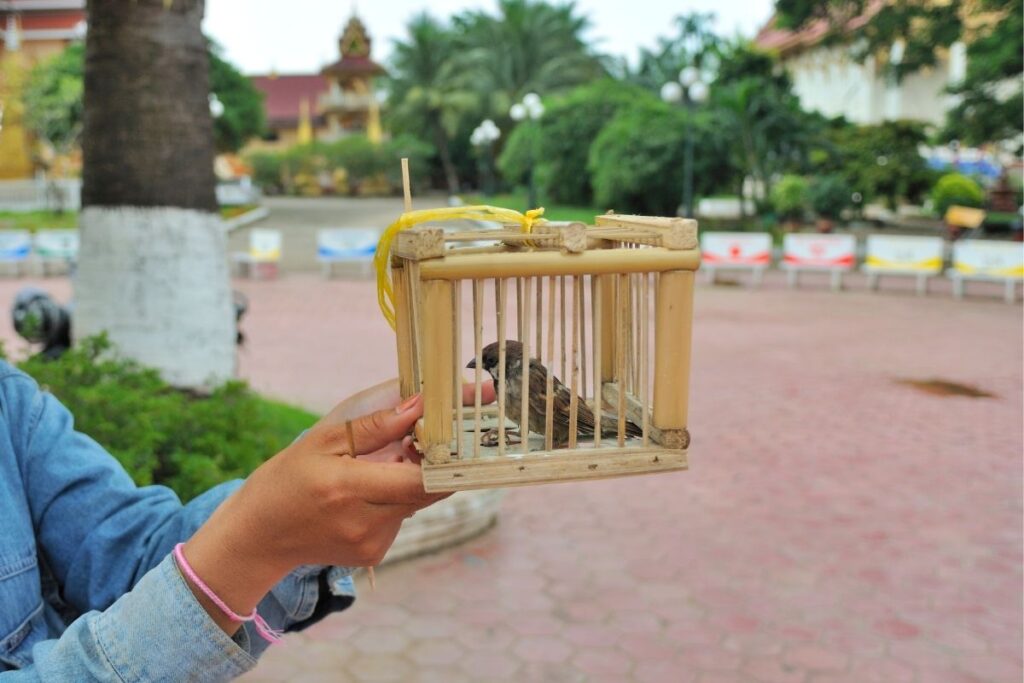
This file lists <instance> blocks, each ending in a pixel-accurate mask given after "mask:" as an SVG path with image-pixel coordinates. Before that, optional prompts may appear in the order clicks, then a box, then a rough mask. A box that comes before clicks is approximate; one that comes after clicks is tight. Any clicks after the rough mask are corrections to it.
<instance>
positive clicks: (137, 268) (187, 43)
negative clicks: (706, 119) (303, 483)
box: [74, 0, 235, 387]
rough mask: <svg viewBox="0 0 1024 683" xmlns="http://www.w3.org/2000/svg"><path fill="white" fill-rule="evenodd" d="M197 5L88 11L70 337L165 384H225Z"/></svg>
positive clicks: (225, 309) (205, 69)
mask: <svg viewBox="0 0 1024 683" xmlns="http://www.w3.org/2000/svg"><path fill="white" fill-rule="evenodd" d="M203 9H204V0H171V2H167V1H166V0H133V1H132V2H123V0H88V4H87V10H88V21H89V31H88V34H87V37H86V50H85V53H86V54H85V101H84V104H85V112H84V129H83V135H82V155H83V169H82V206H83V210H82V214H81V217H80V227H81V232H82V243H81V249H80V262H79V268H78V274H77V277H76V282H75V312H74V332H75V336H76V337H79V338H81V337H85V336H89V335H93V334H97V333H99V332H104V331H105V332H107V333H108V334H109V336H110V338H111V340H112V341H113V342H114V343H115V344H116V346H117V347H118V349H119V351H120V352H121V353H122V354H124V355H126V356H128V357H131V358H134V359H136V360H138V361H140V362H142V363H144V364H146V365H149V366H152V367H155V368H157V369H158V370H160V371H161V372H162V374H163V375H164V377H165V378H166V379H167V380H168V381H169V382H171V383H173V384H176V385H179V386H190V387H198V386H202V385H209V384H212V383H219V382H222V381H224V380H226V379H228V378H229V377H231V375H232V374H233V372H234V367H235V345H234V344H235V321H234V311H233V308H232V303H231V288H230V282H229V279H228V270H227V262H226V258H225V256H226V254H225V252H226V242H225V235H224V231H223V226H222V223H221V220H220V217H219V215H218V213H217V201H216V195H215V182H216V181H215V177H214V173H213V157H214V143H213V121H212V118H211V115H210V109H209V64H208V57H207V51H206V41H205V38H204V37H203V34H202V31H201V30H200V22H201V20H202V17H203Z"/></svg>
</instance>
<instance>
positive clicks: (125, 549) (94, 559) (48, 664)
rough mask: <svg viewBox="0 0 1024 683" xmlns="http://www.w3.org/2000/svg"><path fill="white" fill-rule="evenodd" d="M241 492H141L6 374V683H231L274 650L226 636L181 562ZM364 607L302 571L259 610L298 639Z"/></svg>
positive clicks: (49, 404) (2, 509) (1, 517)
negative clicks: (186, 496)
mask: <svg viewBox="0 0 1024 683" xmlns="http://www.w3.org/2000/svg"><path fill="white" fill-rule="evenodd" d="M240 484H241V482H238V481H235V482H228V483H225V484H222V485H220V486H217V487H215V488H213V489H211V490H210V491H207V492H206V493H204V494H203V495H201V496H199V497H198V498H196V499H195V500H193V501H191V502H190V503H189V504H188V505H184V506H183V505H182V504H181V502H180V501H179V500H178V498H177V496H176V495H175V494H174V493H173V492H172V491H170V490H169V489H167V488H164V487H162V486H146V487H141V488H140V487H137V486H135V484H134V483H133V482H132V480H131V478H130V477H129V476H128V474H127V473H126V472H125V471H124V469H123V468H122V467H121V466H120V464H118V462H117V461H116V460H115V459H114V458H113V457H112V456H111V455H110V454H108V453H107V452H106V451H105V450H103V448H102V447H101V446H99V445H98V444H97V443H96V442H95V441H93V440H92V439H90V438H89V437H87V436H85V435H83V434H80V433H78V432H76V431H75V430H74V425H73V421H72V417H71V414H70V413H69V412H68V411H67V410H66V409H65V408H64V407H63V406H62V405H61V404H60V403H59V402H58V401H57V400H56V399H55V398H54V397H53V396H51V395H50V394H48V393H46V392H43V391H40V389H39V387H38V386H37V385H36V383H35V382H34V381H33V380H32V379H31V378H29V377H28V376H26V375H25V374H23V373H21V372H19V371H18V370H15V369H14V368H12V367H11V366H9V365H7V364H6V363H3V362H0V683H14V682H15V681H112V682H113V681H116V682H117V683H133V682H135V681H197V682H206V681H222V680H230V679H232V678H234V677H236V676H238V675H240V674H242V673H244V672H245V671H247V670H249V669H251V668H252V667H253V666H254V665H255V662H256V658H257V657H258V656H259V655H260V654H261V653H262V652H263V650H264V649H265V648H266V643H265V641H263V639H262V638H260V637H259V636H258V635H257V634H256V633H255V631H254V630H252V629H251V628H250V627H249V626H248V625H247V626H246V628H245V629H240V630H239V631H238V633H237V634H236V635H235V637H234V638H230V637H228V636H227V635H226V634H225V633H224V632H223V631H221V630H220V629H219V628H218V627H217V626H216V624H214V622H213V620H211V619H210V617H209V615H208V614H207V613H206V611H205V610H203V608H202V607H201V606H200V605H199V603H198V602H197V601H196V599H195V597H194V596H193V594H192V591H191V590H190V589H189V588H188V586H187V585H186V583H185V581H184V579H183V578H182V576H181V574H180V572H179V571H178V568H177V565H176V564H175V562H174V559H173V558H172V557H171V556H170V552H171V549H172V548H173V547H174V545H175V544H176V543H178V542H180V541H184V540H185V539H187V538H189V537H190V536H191V535H192V533H193V532H194V531H195V530H196V529H198V528H199V526H200V525H202V524H203V522H205V521H206V519H207V518H208V517H209V516H210V514H211V513H212V512H213V510H214V509H215V508H216V507H217V506H218V505H219V504H220V503H221V501H223V500H224V499H225V498H227V497H228V496H229V495H231V493H232V492H233V491H235V490H236V489H237V488H238V486H239V485H240ZM353 599H354V591H353V586H352V579H351V577H350V576H349V572H348V570H345V569H342V568H338V567H332V568H324V567H313V566H310V567H301V568H299V569H298V570H296V571H295V572H293V573H292V574H290V575H289V576H288V577H286V579H285V580H284V581H282V582H281V583H279V584H278V585H277V586H275V588H274V589H273V590H272V591H271V593H270V594H269V595H268V596H267V597H266V598H264V600H263V601H262V602H261V603H260V605H259V611H260V614H261V615H263V617H264V618H265V619H266V620H267V622H268V623H270V625H271V626H273V627H275V628H282V629H285V630H299V629H302V628H305V627H306V626H308V625H310V624H311V623H313V622H314V621H316V620H318V619H320V618H322V617H323V616H325V615H326V614H328V613H329V612H332V611H337V610H340V609H344V608H346V607H348V606H349V605H350V604H351V603H352V600H353Z"/></svg>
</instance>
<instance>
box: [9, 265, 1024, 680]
mask: <svg viewBox="0 0 1024 683" xmlns="http://www.w3.org/2000/svg"><path fill="white" fill-rule="evenodd" d="M48 286H50V288H51V289H53V290H61V291H64V292H66V289H67V287H66V283H65V282H63V281H50V282H49V283H48ZM239 286H240V287H241V288H243V289H244V290H245V291H246V292H247V293H249V295H250V296H251V298H252V312H251V314H250V317H249V318H248V319H247V320H246V321H245V325H244V327H245V330H246V332H247V334H248V336H249V348H248V349H247V350H246V351H245V352H244V355H243V360H242V369H243V374H244V375H245V376H247V377H248V378H250V379H251V381H252V382H253V384H255V385H256V386H257V387H258V388H260V389H261V390H264V391H267V392H270V393H273V394H275V395H278V396H281V397H284V398H288V399H291V400H293V401H295V402H298V403H302V404H305V405H308V406H310V407H313V408H326V407H328V406H329V405H330V404H331V403H332V402H333V401H334V400H335V399H337V398H340V397H342V396H343V395H345V393H346V392H349V391H352V390H354V389H356V388H358V387H361V386H364V385H366V384H368V383H370V382H373V381H376V380H378V379H382V378H385V377H386V376H388V375H390V374H393V373H394V369H393V368H394V364H393V360H392V354H393V351H392V349H393V346H392V341H391V337H390V332H389V331H388V329H387V328H386V327H385V326H384V324H383V323H382V322H381V320H380V318H379V316H378V314H377V312H376V309H375V304H374V303H373V293H372V287H371V286H370V285H368V284H367V283H344V282H330V283H325V282H323V281H321V280H319V279H317V278H316V277H314V276H305V275H291V276H288V277H286V278H285V279H283V280H281V281H279V282H276V283H239ZM861 287H862V284H858V281H855V284H854V288H855V289H854V291H850V292H845V293H841V294H833V293H829V292H825V291H822V290H820V289H813V288H811V287H810V286H809V287H808V288H807V289H805V290H802V291H799V292H788V291H786V290H784V289H783V288H782V286H781V282H780V280H779V278H778V277H775V276H773V277H771V278H770V279H769V281H768V283H767V286H766V287H765V288H764V289H763V290H761V291H756V292H748V291H745V290H740V289H737V288H727V287H716V288H708V287H700V288H699V289H698V292H697V297H698V305H697V313H696V327H695V345H694V356H693V360H694V364H695V365H694V372H693V385H692V406H691V419H690V424H691V432H692V433H693V444H692V446H691V449H690V453H691V457H690V462H691V469H690V471H689V472H686V473H680V474H672V475H660V476H649V477H637V478H632V479H621V480H611V481H602V482H594V483H585V484H563V485H554V486H546V487H534V488H528V489H515V490H510V491H509V494H508V497H507V498H506V500H505V503H504V506H503V511H502V514H501V518H500V522H499V524H498V526H497V527H495V528H494V529H493V530H491V531H490V532H488V533H487V534H485V535H484V536H481V537H479V538H477V539H476V540H474V541H471V542H469V543H467V544H465V545H463V546H461V547H458V548H455V549H452V550H449V551H445V552H442V553H440V554H436V555H433V556H429V557H424V558H421V559H417V560H413V561H409V562H405V563H401V564H399V565H397V566H393V567H385V568H382V569H381V570H380V571H379V572H378V579H377V583H378V588H377V592H376V593H372V594H371V593H369V592H368V591H366V590H364V591H363V593H362V595H361V597H360V599H359V601H358V602H357V604H356V606H355V607H354V608H353V609H352V610H350V611H349V612H347V613H344V614H341V615H336V616H333V617H331V618H329V619H327V620H325V621H324V622H322V623H321V624H320V625H318V626H316V627H314V628H312V629H310V630H308V631H307V632H305V633H303V634H298V635H293V636H289V637H288V638H287V639H286V642H285V643H284V644H283V645H281V646H279V647H277V648H274V649H273V651H272V652H270V653H269V654H268V655H267V656H266V657H265V659H264V661H263V662H262V663H261V665H260V667H259V668H258V669H257V671H256V672H254V673H253V674H251V675H249V676H248V677H246V679H245V680H246V681H248V683H261V682H264V683H269V682H271V681H385V680H393V681H445V682H446V683H457V682H459V681H505V680H517V681H559V682H560V681H652V682H653V681H666V682H673V683H682V682H690V681H699V682H701V683H712V682H724V681H764V682H766V683H772V682H780V683H787V682H794V683H797V682H806V683H839V682H840V681H851V682H852V681H856V682H871V681H878V682H881V683H888V682H900V681H917V682H919V683H929V682H932V681H935V682H943V683H945V682H949V683H955V682H960V681H963V682H968V681H975V682H976V681H992V682H1000V683H1003V682H1006V683H1015V682H1018V681H1020V680H1021V678H1022V668H1021V660H1022V652H1021V642H1022V616H1021V608H1022V603H1021V600H1022V589H1021V586H1022V573H1021V566H1022V565H1021V560H1022V556H1021V553H1022V528H1021V519H1022V517H1021V516H1022V486H1021V482H1022V465H1021V454H1022V446H1024V444H1022V433H1021V429H1022V419H1021V412H1022V407H1024V406H1022V360H1021V348H1022V333H1021V330H1022V327H1021V325H1022V316H1021V309H1020V307H1019V306H1008V305H1006V304H1003V303H1002V302H1001V301H1000V300H999V299H998V295H999V291H998V289H985V288H978V292H979V293H980V294H981V293H983V294H991V295H992V296H991V298H985V297H983V296H977V297H971V298H970V299H969V300H968V301H965V302H956V301H953V300H951V299H950V298H948V294H941V295H934V296H931V297H929V298H926V299H918V298H915V297H913V296H910V295H907V294H905V293H894V292H891V291H890V292H885V291H883V292H882V293H881V294H876V295H871V294H867V293H864V292H863V291H861V290H860V288H861ZM12 290H13V285H11V284H10V283H3V284H2V285H0V301H4V302H6V301H9V300H10V292H11V291H12ZM8 324H9V323H7V322H6V321H4V323H3V325H4V328H3V329H2V330H0V336H2V337H3V338H9V337H10V331H9V329H8V328H7V326H8ZM8 348H9V349H10V348H11V345H10V344H8ZM904 378H909V379H929V378H942V379H947V380H952V381H957V382H964V383H969V384H974V385H977V386H978V387H979V388H982V389H984V390H987V391H989V392H992V393H994V394H996V398H991V399H969V398H960V397H939V396H933V395H927V394H923V393H920V392H919V391H917V390H915V389H913V388H910V387H908V386H906V385H904V384H900V383H898V381H897V380H899V379H904ZM363 588H364V589H365V585H363Z"/></svg>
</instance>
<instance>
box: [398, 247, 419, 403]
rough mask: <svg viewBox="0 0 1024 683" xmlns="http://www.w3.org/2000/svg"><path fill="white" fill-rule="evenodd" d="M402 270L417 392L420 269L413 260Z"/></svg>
mask: <svg viewBox="0 0 1024 683" xmlns="http://www.w3.org/2000/svg"><path fill="white" fill-rule="evenodd" d="M402 270H403V271H405V277H406V278H408V283H407V285H406V288H405V291H406V292H408V293H409V303H410V304H411V305H412V325H410V328H411V329H410V331H411V332H412V376H413V387H415V390H414V393H418V392H420V391H423V374H422V372H421V369H422V367H423V364H422V362H421V361H422V358H421V356H420V354H421V349H420V286H419V284H420V278H419V272H420V269H419V265H418V264H417V263H416V262H415V261H410V262H409V263H408V264H407V265H406V266H405V268H403V269H402Z"/></svg>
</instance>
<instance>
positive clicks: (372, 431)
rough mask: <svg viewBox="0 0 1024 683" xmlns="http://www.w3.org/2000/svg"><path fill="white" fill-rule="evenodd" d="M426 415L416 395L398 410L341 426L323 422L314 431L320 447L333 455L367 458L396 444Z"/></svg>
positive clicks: (369, 416) (376, 414) (364, 416)
mask: <svg viewBox="0 0 1024 683" xmlns="http://www.w3.org/2000/svg"><path fill="white" fill-rule="evenodd" d="M422 416H423V398H422V397H421V396H420V395H419V394H416V395H415V396H412V397H410V398H408V399H406V400H405V402H403V403H400V404H399V405H398V406H397V407H395V408H388V409H386V410H378V411H376V412H374V413H370V414H369V415H363V416H362V417H357V418H356V419H354V420H345V421H344V422H341V423H338V422H336V421H334V420H331V419H324V420H321V421H320V422H319V423H318V424H317V425H316V426H315V427H314V428H313V430H311V432H313V434H314V435H315V437H316V439H317V441H316V445H317V447H319V448H320V449H322V450H323V451H326V452H327V453H329V454H333V455H353V456H354V455H364V454H366V453H373V452H374V451H377V450H379V449H381V448H384V447H385V446H387V445H388V444H389V443H391V442H392V441H401V440H402V437H403V436H405V435H406V434H408V433H409V432H410V431H412V427H413V425H414V424H416V420H418V419H419V418H421V417H422Z"/></svg>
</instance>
